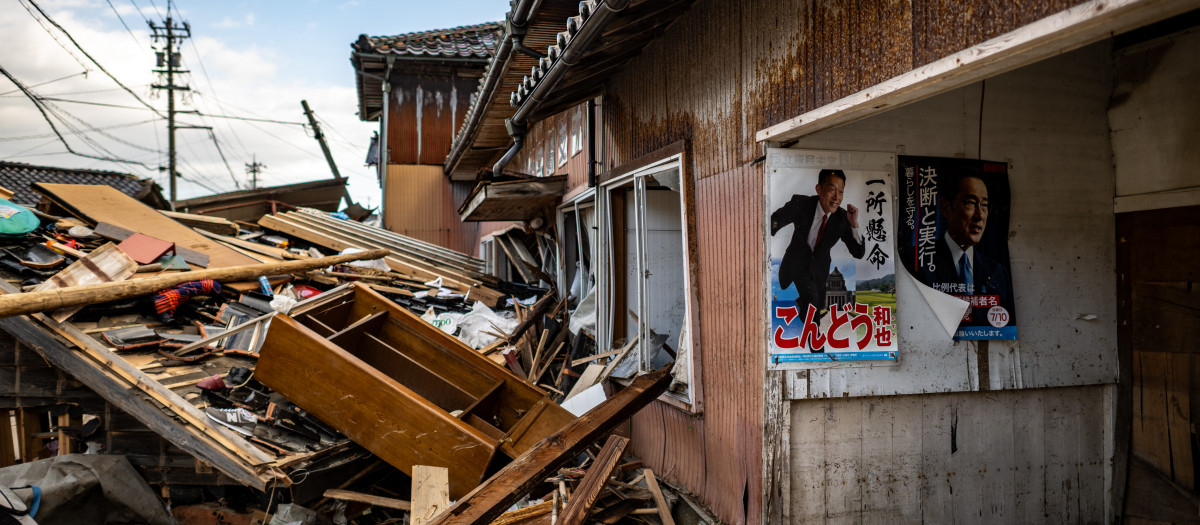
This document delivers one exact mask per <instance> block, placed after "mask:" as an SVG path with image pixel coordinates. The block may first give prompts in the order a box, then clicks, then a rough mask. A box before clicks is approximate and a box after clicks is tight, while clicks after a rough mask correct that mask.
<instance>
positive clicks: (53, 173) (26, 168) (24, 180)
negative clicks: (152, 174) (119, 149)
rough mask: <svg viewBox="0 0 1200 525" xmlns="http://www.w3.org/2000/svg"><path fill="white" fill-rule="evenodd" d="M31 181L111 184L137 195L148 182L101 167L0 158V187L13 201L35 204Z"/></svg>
mask: <svg viewBox="0 0 1200 525" xmlns="http://www.w3.org/2000/svg"><path fill="white" fill-rule="evenodd" d="M35 182H49V183H54V184H100V185H104V186H112V187H113V188H116V189H117V191H120V192H121V193H124V194H126V195H129V196H130V197H133V198H135V199H136V198H139V197H140V195H141V193H142V192H143V191H144V190H145V188H146V186H147V185H148V184H152V183H153V182H152V181H149V180H145V181H143V180H142V179H139V178H137V177H135V176H133V175H129V174H126V173H118V172H115V171H101V170H80V169H70V168H54V167H49V166H34V165H32V164H24V163H21V162H7V161H0V186H3V187H5V188H7V189H8V190H11V191H12V192H13V201H14V202H16V203H18V204H28V205H31V206H32V205H34V204H37V202H38V200H39V199H41V195H39V194H37V193H36V192H34V191H33V190H32V189H31V188H30V186H32V185H33V183H35Z"/></svg>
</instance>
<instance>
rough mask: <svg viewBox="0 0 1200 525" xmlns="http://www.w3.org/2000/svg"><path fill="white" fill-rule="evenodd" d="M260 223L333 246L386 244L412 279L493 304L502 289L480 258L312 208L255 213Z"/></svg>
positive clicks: (393, 261)
mask: <svg viewBox="0 0 1200 525" xmlns="http://www.w3.org/2000/svg"><path fill="white" fill-rule="evenodd" d="M258 224H259V225H260V226H262V227H263V228H267V229H270V230H275V231H278V232H282V233H286V234H288V235H291V236H294V237H297V238H299V239H303V240H305V241H307V242H310V243H312V244H315V245H318V246H322V247H324V248H327V249H330V250H333V251H338V252H340V251H342V250H346V249H348V248H359V249H370V248H386V249H388V250H389V251H391V255H389V256H388V257H386V258H385V261H386V263H387V265H388V266H389V267H390V268H391V269H392V270H393V271H395V272H398V273H400V274H403V275H404V276H406V277H408V278H410V279H412V280H414V281H417V282H425V281H433V280H436V279H439V278H440V279H442V280H443V281H444V284H443V285H444V286H445V287H446V288H449V289H451V290H454V291H456V292H458V293H462V294H468V296H469V297H470V298H473V299H478V300H480V301H483V302H484V303H485V304H487V305H488V306H492V307H495V306H496V305H497V304H499V303H500V301H501V300H503V299H504V296H505V295H504V294H503V293H501V292H499V291H497V290H495V289H494V288H492V285H494V284H496V283H497V279H496V278H495V277H492V276H490V275H486V274H484V273H483V261H482V260H480V259H476V258H474V257H470V256H467V255H465V254H462V253H459V252H455V251H452V250H447V249H445V248H442V247H440V246H437V245H434V244H430V243H427V242H424V241H420V240H417V239H413V238H412V237H406V236H404V235H400V234H398V233H394V232H391V231H388V230H384V229H382V228H375V227H371V226H367V225H365V224H361V223H358V222H354V221H348V220H344V219H336V218H333V217H330V216H329V215H328V214H325V213H322V212H318V211H315V210H300V211H295V212H286V213H280V214H275V215H267V216H264V217H263V218H262V219H259V221H258Z"/></svg>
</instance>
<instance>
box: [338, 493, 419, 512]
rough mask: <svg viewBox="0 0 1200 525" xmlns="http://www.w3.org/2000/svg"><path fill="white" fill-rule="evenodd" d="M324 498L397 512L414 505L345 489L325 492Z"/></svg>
mask: <svg viewBox="0 0 1200 525" xmlns="http://www.w3.org/2000/svg"><path fill="white" fill-rule="evenodd" d="M324 497H326V498H331V499H338V500H342V501H356V502H358V503H366V504H367V505H371V506H375V507H384V508H388V509H396V510H410V509H412V503H410V502H407V501H404V500H402V499H394V498H385V497H382V496H376V495H373V494H363V493H361V492H351V491H349V490H343V489H329V490H326V491H325V494H324Z"/></svg>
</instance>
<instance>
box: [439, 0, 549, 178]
mask: <svg viewBox="0 0 1200 525" xmlns="http://www.w3.org/2000/svg"><path fill="white" fill-rule="evenodd" d="M537 3H540V0H520V1H519V2H517V5H515V6H513V8H512V11H511V12H510V13H509V16H508V26H509V27H508V29H507V31H506V32H505V34H504V36H502V37H501V38H500V45H499V46H497V48H496V52H495V53H493V54H492V60H491V62H489V64H490V65H489V67H488V70H487V73H486V74H485V76H484V77H483V85H482V86H480V87H479V91H478V94H476V95H475V96H476V97H477V100H479V102H478V103H477V105H476V106H475V107H474V110H473V111H471V112H470V113H468V114H467V121H466V122H463V125H462V128H460V129H461V132H460V133H458V134H456V135H455V136H454V141H453V142H451V144H450V154H449V155H446V165H445V166H444V168H443V170H444V171H445V172H446V173H450V172H452V171H454V169H455V168H456V167H458V163H459V160H460V159H462V155H463V153H464V151H465V149H466V146H467V144H470V143H471V141H472V137H469V136H467V135H468V134H472V133H473V132H474V131H477V130H478V129H479V122H480V121H481V120H483V114H484V113H486V111H485V109H486V106H487V104H488V102H487V101H490V100H492V95H493V93H494V92H495V91H496V87H497V86H498V85H499V84H500V80H501V78H502V77H503V76H504V70H505V69H506V68H504V67H501V65H502V64H506V63H508V61H509V60H510V58H511V56H512V52H513V42H512V39H513V37H514V36H517V35H523V34H525V31H524V28H525V26H526V25H527V24H529V14H530V13H531V12H532V11H533V7H534V4H537ZM514 146H515V144H514ZM518 149H519V148H518ZM513 154H514V155H515V154H516V153H513ZM506 164H507V163H506Z"/></svg>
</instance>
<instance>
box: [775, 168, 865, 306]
mask: <svg viewBox="0 0 1200 525" xmlns="http://www.w3.org/2000/svg"><path fill="white" fill-rule="evenodd" d="M845 190H846V174H845V173H843V172H842V170H821V172H820V174H819V175H818V176H817V186H816V195H792V199H791V200H790V201H788V202H787V204H784V205H783V206H782V207H780V208H779V209H778V210H775V212H774V213H772V214H771V235H775V233H777V232H778V231H779V230H780V229H781V228H783V227H784V226H787V225H788V224H792V225H795V229H794V230H792V241H791V243H790V244H788V247H787V250H786V251H785V252H784V253H783V260H782V261H780V264H779V287H780V288H781V289H786V288H787V287H788V286H789V285H792V284H795V285H796V293H797V297H796V307H797V308H798V309H799V311H800V312H799V313H800V318H801V319H803V318H804V317H805V314H806V313H807V312H808V305H810V304H811V305H813V306H815V307H816V309H817V311H818V312H821V311H822V310H823V309H824V308H825V286H826V283H827V282H828V278H829V265H830V262H831V261H830V260H831V257H830V255H829V251H830V250H831V249H833V247H834V245H836V244H837V243H838V242H844V243H846V248H847V249H848V250H849V251H850V255H851V256H853V257H854V258H855V259H861V258H862V257H863V254H865V253H866V245H865V244H864V243H863V239H862V235H861V234H860V233H859V231H858V208H855V207H854V205H847V206H846V209H842V208H839V207H838V206H839V205H841V203H842V196H843V195H844V193H845ZM814 318H815V319H820V315H817V316H815V317H814Z"/></svg>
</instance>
